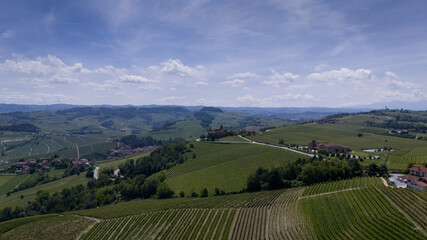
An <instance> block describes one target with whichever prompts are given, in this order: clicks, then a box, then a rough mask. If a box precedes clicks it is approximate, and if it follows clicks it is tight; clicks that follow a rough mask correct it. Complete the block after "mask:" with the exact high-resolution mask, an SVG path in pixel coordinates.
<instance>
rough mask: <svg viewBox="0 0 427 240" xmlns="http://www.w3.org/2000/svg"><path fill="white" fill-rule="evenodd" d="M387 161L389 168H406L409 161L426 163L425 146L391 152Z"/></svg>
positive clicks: (426, 149) (426, 153)
mask: <svg viewBox="0 0 427 240" xmlns="http://www.w3.org/2000/svg"><path fill="white" fill-rule="evenodd" d="M388 163H389V168H390V169H406V168H407V167H408V164H409V163H412V164H426V163H427V148H414V149H410V150H402V151H395V152H391V153H389V158H388Z"/></svg>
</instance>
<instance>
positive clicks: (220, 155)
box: [165, 142, 303, 195]
mask: <svg viewBox="0 0 427 240" xmlns="http://www.w3.org/2000/svg"><path fill="white" fill-rule="evenodd" d="M194 146H195V147H194V153H195V154H196V158H195V159H193V158H192V153H189V154H188V160H187V161H186V162H184V163H183V164H180V165H177V166H175V167H173V168H171V169H169V170H167V171H166V172H165V174H166V178H167V180H166V183H167V184H168V185H169V186H170V187H171V188H172V189H173V190H174V191H175V193H176V194H178V193H179V192H180V191H184V192H185V194H186V195H188V194H190V193H191V192H192V191H193V190H194V191H195V192H196V193H200V191H201V189H203V188H207V189H208V191H209V192H210V193H211V194H212V193H213V192H214V189H215V188H219V189H221V190H224V191H226V192H233V191H240V190H241V189H243V188H244V187H245V186H246V180H247V178H248V176H249V175H250V174H252V173H253V172H255V170H256V169H257V168H258V167H264V168H269V167H273V166H275V165H279V164H282V163H283V162H285V161H286V160H290V159H297V158H299V157H303V156H302V155H299V154H296V153H292V152H289V151H286V150H282V149H277V148H272V147H266V146H259V145H250V144H215V143H203V142H202V143H194Z"/></svg>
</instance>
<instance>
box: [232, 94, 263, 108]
mask: <svg viewBox="0 0 427 240" xmlns="http://www.w3.org/2000/svg"><path fill="white" fill-rule="evenodd" d="M237 101H238V102H240V103H243V104H249V105H252V104H256V103H260V102H261V101H262V99H259V98H255V97H252V96H251V95H249V94H248V95H245V96H242V97H237Z"/></svg>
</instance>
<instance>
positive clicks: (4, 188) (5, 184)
mask: <svg viewBox="0 0 427 240" xmlns="http://www.w3.org/2000/svg"><path fill="white" fill-rule="evenodd" d="M27 177H28V175H0V196H3V195H6V193H7V192H9V191H11V190H12V189H13V188H15V187H16V186H17V185H18V184H19V183H20V182H22V181H24V180H25V179H26V178H27Z"/></svg>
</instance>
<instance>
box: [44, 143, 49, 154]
mask: <svg viewBox="0 0 427 240" xmlns="http://www.w3.org/2000/svg"><path fill="white" fill-rule="evenodd" d="M43 145H45V146H46V147H47V152H46V153H50V146H49V144H46V143H43Z"/></svg>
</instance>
